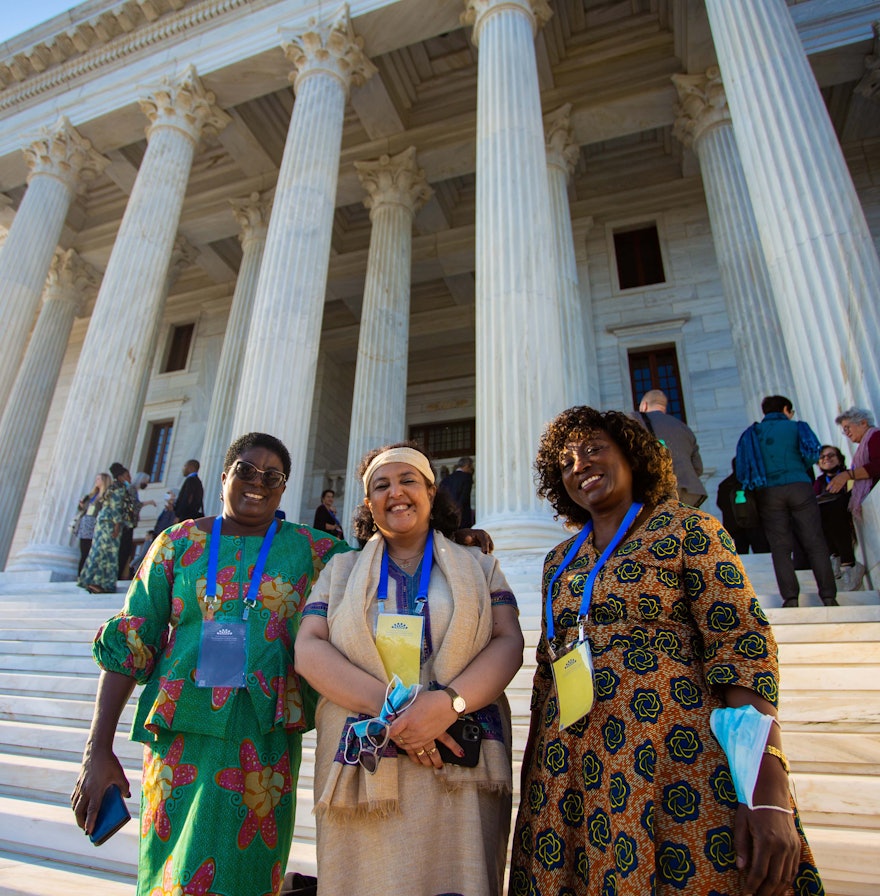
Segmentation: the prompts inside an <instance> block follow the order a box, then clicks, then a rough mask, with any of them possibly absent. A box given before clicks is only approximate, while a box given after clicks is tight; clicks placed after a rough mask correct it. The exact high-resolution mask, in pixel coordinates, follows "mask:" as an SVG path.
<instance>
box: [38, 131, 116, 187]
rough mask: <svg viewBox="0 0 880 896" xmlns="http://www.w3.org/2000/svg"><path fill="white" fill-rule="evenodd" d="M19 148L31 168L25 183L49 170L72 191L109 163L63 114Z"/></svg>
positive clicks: (92, 177)
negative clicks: (31, 141)
mask: <svg viewBox="0 0 880 896" xmlns="http://www.w3.org/2000/svg"><path fill="white" fill-rule="evenodd" d="M22 152H23V154H24V157H25V161H26V162H27V164H28V168H30V173H29V174H28V183H30V181H31V178H33V177H34V175H37V174H48V175H49V176H50V177H56V178H58V180H60V181H61V182H62V183H63V184H64V185H65V186H66V187H67V188H68V189H69V190H70V191H71V192H72V193H76V192H78V191H79V190H82V189H84V188H85V185H86V184H87V183H88V182H89V181H90V180H93V179H94V178H95V177H97V176H98V175H99V174H100V173H101V172H102V171H103V170H104V169H105V168H106V167H107V165H109V164H110V160H109V159H105V158H104V156H102V155H101V154H100V153H98V152H97V151H96V150H95V149H93V148H92V144H91V141H89V140H86V139H85V137H82V136H80V134H79V133H78V132H77V130H76V128H74V127H73V126H72V125H71V123H70V122H69V121H68V120H67V118H66V117H65V116H63V115H62V116H61V118H59V119H58V121H57V122H56V123H55V125H54V127H51V128H43V130H42V131H41V132H40V136H39V137H38V138H37V139H36V140H35V141H34V142H33V143H32V144H31V145H30V146H28V147H26V148H25V149H23V150H22Z"/></svg>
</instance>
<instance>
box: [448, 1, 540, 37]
mask: <svg viewBox="0 0 880 896" xmlns="http://www.w3.org/2000/svg"><path fill="white" fill-rule="evenodd" d="M464 5H465V10H464V12H463V13H462V14H461V24H462V25H466V26H467V25H472V26H473V29H474V30H473V41H474V43H475V44H476V45H478V46H479V43H480V30H481V29H482V27H483V25H484V24H485V23H486V20H487V19H488V18H489V17H490V16H491V15H492V14H494V13H496V12H501V11H502V10H506V9H507V10H515V11H517V12H521V13H523V14H524V15H526V16H528V18H529V21H530V22H531V24H532V35H533V36H536V35H537V33H538V29H540V28H543V27H544V26H545V25H546V24H547V22H549V21H550V17H551V16H552V15H553V11H552V10H551V9H550V3H549V2H548V0H464Z"/></svg>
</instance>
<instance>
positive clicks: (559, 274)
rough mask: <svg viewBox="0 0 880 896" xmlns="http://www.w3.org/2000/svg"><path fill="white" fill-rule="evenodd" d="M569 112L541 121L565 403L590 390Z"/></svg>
mask: <svg viewBox="0 0 880 896" xmlns="http://www.w3.org/2000/svg"><path fill="white" fill-rule="evenodd" d="M570 112H571V103H566V104H565V105H564V106H562V107H561V108H559V109H557V110H556V111H555V112H554V113H553V114H552V115H549V116H548V117H547V119H546V121H545V128H546V138H547V177H548V181H549V186H550V213H551V215H552V218H553V251H554V269H555V272H556V298H557V300H558V301H559V305H560V314H561V317H562V340H563V355H562V365H563V370H564V381H565V397H564V403H565V406H566V407H572V406H574V405H578V404H587V402H588V400H589V399H588V396H589V394H590V382H589V373H590V369H589V365H588V363H587V353H586V347H585V343H584V318H583V313H582V312H581V302H580V298H581V297H580V290H579V288H578V269H577V259H576V258H575V251H574V233H573V231H572V227H571V210H570V208H569V206H568V179H569V178H570V177H571V175H572V173H573V172H574V166H575V165H576V164H577V160H578V155H579V149H578V145H577V144H576V143H575V142H574V135H573V133H572V129H571V121H570V119H569V114H570Z"/></svg>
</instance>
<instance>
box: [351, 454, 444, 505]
mask: <svg viewBox="0 0 880 896" xmlns="http://www.w3.org/2000/svg"><path fill="white" fill-rule="evenodd" d="M385 464H409V465H410V466H411V467H415V468H416V469H417V470H418V471H419V472H420V473H421V474H422V476H424V477H425V479H427V480H428V482H430V483H431V484H432V485H433V484H434V471H433V470H432V469H431V465H430V464H429V463H428V458H427V457H425V455H424V454H422V452H421V451H417V450H416V449H415V448H389V449H388V450H387V451H383V452H382V453H381V454H377V455H376V456H375V457H374V458H373V459H372V461H370V465H369V466H368V467H367V469H366V470H365V471H364V479H363V482H364V494H368V493H369V491H370V478H371V477H372V475H373V473H375V472H376V470H377V469H378V468H379V467H384V466H385Z"/></svg>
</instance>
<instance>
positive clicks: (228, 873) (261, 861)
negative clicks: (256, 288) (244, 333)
mask: <svg viewBox="0 0 880 896" xmlns="http://www.w3.org/2000/svg"><path fill="white" fill-rule="evenodd" d="M289 472H290V456H289V454H288V453H287V450H286V448H285V447H284V445H283V444H281V442H279V441H278V440H277V439H275V438H274V437H272V436H269V435H266V434H264V433H250V434H249V435H246V436H243V437H242V438H240V439H238V440H237V441H236V442H234V443H233V445H232V446H231V447H230V449H229V451H228V452H227V455H226V461H225V463H224V472H223V474H222V477H221V478H222V482H223V513H222V516H221V517H220V518H218V519H215V518H210V517H209V518H202V519H199V520H195V521H187V522H185V523H181V524H179V525H177V526H174V527H172V528H171V529H169V530H167V531H166V532H164V533H162V534H161V535H159V536H158V537H157V538H156V540H155V542H154V543H153V545H152V546H151V548H150V550H149V553H148V554H147V556H146V557H145V559H144V562H143V563H142V565H141V567H140V569H139V571H138V573H137V576H136V578H135V579H134V581H133V582H132V584H131V587H130V588H129V591H128V595H127V597H126V601H125V606H124V608H123V610H122V612H121V613H120V614H119V615H118V616H116V617H114V618H113V619H111V620H110V621H109V622H108V623H106V624H105V625H104V626H103V627H102V629H101V630H100V631H99V632H98V635H97V637H96V639H95V645H94V649H93V650H94V655H95V658H96V660H97V662H98V664H99V665H100V666H101V668H102V670H103V671H102V673H101V680H100V684H99V687H98V696H97V700H96V708H95V716H94V720H93V723H92V729H91V733H90V736H89V740H88V743H87V745H86V749H85V753H84V758H83V766H82V771H81V773H80V777H79V780H78V782H77V785H76V788H75V790H74V792H73V795H72V798H71V803H72V806H73V809H74V812H75V814H76V818H77V822H78V823H79V825H80V826H81V827H83V828H84V829H85V830H86V831H91V830H92V829H93V827H94V824H95V817H96V815H97V810H98V806H99V805H100V801H101V798H102V796H103V794H104V792H105V791H106V789H107V788H108V787H109V786H110V785H111V784H116V785H118V786H119V788H120V789H121V790H122V792H123V793H129V786H128V781H127V779H126V777H125V774H124V772H123V770H122V767H121V765H120V764H119V761H118V760H117V758H116V756H115V755H114V754H113V751H112V742H113V734H114V732H115V730H116V726H117V724H118V720H119V716H120V714H121V711H122V708H123V706H124V705H125V703H126V701H127V700H128V697H129V696H130V694H131V692H132V690H133V688H134V686H135V684H143V685H145V687H144V690H143V692H142V693H141V696H140V699H139V701H138V709H137V714H136V717H135V720H134V724H133V726H132V734H131V736H132V738H133V739H135V740H139V741H142V742H143V743H144V744H145V752H144V777H143V787H142V794H141V818H140V856H139V860H138V888H137V893H138V896H164V894H168V893H176V894H216V896H273V894H276V893H277V892H278V891H279V889H280V887H281V882H282V879H283V876H284V870H285V866H286V864H287V857H288V853H289V851H290V844H291V839H292V836H293V824H294V813H295V808H296V783H297V776H298V773H299V767H300V759H301V738H302V733H303V731H305V730H307V728H310V727H311V725H312V710H313V707H314V698H313V697H309V693H307V691H306V688H305V687H304V686H302V685H301V683H300V680H299V679H298V677H297V675H296V673H295V672H294V665H293V642H294V638H295V636H296V632H297V630H298V628H299V623H300V617H301V611H302V607H303V605H304V604H305V601H306V598H307V597H308V594H309V591H310V589H311V586H312V583H313V582H314V580H315V578H316V577H317V575H318V573H319V572H320V570H321V569H322V568H323V566H324V564H325V562H326V561H327V559H329V557H330V556H332V555H333V554H335V553H339V552H340V551H344V550H348V546H347V545H345V543H344V542H340V541H337V540H336V539H334V538H332V537H330V536H329V535H328V534H327V533H326V532H325V533H320V532H318V531H316V530H313V529H310V528H308V527H306V526H298V525H293V524H291V523H288V522H283V521H280V520H278V521H276V519H275V511H276V509H277V508H278V504H279V502H280V499H281V495H282V493H283V492H284V488H285V481H286V478H287V475H288V474H289ZM215 526H216V527H217V528H216V529H215V528H214V527H215ZM215 532H217V533H219V537H218V539H217V543H216V545H215V546H216V547H217V548H218V550H217V556H216V563H214V562H213V560H212V556H211V554H212V552H211V545H212V541H214V533H215ZM261 563H262V564H263V567H262V572H260V570H259V569H257V570H256V572H255V567H259V566H260V565H261ZM211 569H213V572H214V574H215V575H214V579H215V581H216V585H215V587H214V588H211V586H210V581H211V578H212V577H211V575H210V572H211ZM252 583H253V587H252ZM254 592H256V593H254ZM212 595H213V596H212ZM211 626H214V628H211ZM218 626H219V630H223V631H226V630H234V631H236V632H239V633H240V636H241V642H240V644H239V645H238V647H240V648H241V650H240V654H239V653H236V652H235V651H236V650H237V649H238V647H236V648H235V649H233V651H232V653H230V654H223V655H221V657H220V662H219V663H214V664H212V663H210V662H209V660H208V659H206V657H208V653H207V651H208V650H209V648H208V647H205V646H204V645H205V644H206V643H207V642H209V641H211V637H212V636H211V632H213V633H214V634H215V635H216V633H217V631H218V628H217V627H218ZM203 650H204V651H206V652H205V653H204V654H202V651H203ZM239 656H240V664H239V665H237V664H238V662H239V661H238V660H237V659H235V658H236V657H239ZM232 673H234V674H232ZM239 675H240V680H236V681H234V682H233V681H232V679H233V678H236V676H239ZM218 676H219V677H218Z"/></svg>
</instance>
